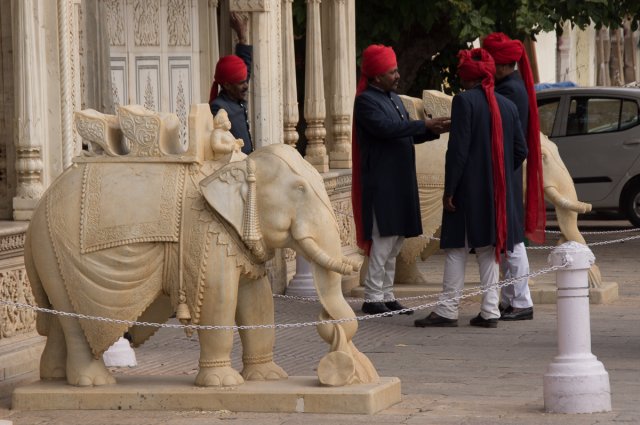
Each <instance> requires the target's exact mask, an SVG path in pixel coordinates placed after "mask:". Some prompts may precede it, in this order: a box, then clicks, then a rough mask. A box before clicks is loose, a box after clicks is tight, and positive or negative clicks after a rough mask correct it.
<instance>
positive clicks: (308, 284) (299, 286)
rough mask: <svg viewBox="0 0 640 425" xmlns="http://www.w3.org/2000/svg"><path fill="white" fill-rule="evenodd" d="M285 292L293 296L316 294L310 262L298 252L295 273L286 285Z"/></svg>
mask: <svg viewBox="0 0 640 425" xmlns="http://www.w3.org/2000/svg"><path fill="white" fill-rule="evenodd" d="M286 294H287V295H292V296H294V297H317V296H318V293H317V292H316V287H315V285H314V283H313V274H311V264H310V263H309V262H308V261H307V259H306V258H304V256H303V255H302V254H300V253H299V252H298V253H297V254H296V274H295V275H293V278H292V279H291V282H290V283H289V285H288V286H287V290H286Z"/></svg>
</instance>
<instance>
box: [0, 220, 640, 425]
mask: <svg viewBox="0 0 640 425" xmlns="http://www.w3.org/2000/svg"><path fill="white" fill-rule="evenodd" d="M551 224H553V223H551ZM581 228H582V230H583V231H594V230H613V229H625V228H626V229H629V228H630V227H629V224H628V223H627V222H623V221H607V222H603V221H583V222H581ZM637 235H640V232H635V233H624V234H608V235H585V237H586V239H587V241H588V242H589V243H591V242H598V241H607V240H613V239H619V238H624V237H628V236H637ZM553 240H554V237H553V236H552V237H550V240H549V243H553ZM592 251H593V252H594V254H595V256H596V261H597V264H599V266H600V269H601V272H602V276H603V280H605V281H615V282H617V283H618V284H619V285H620V290H619V293H620V299H619V300H618V301H616V302H615V303H613V304H611V305H592V306H591V330H592V351H593V353H594V354H595V355H596V356H597V357H598V359H599V360H600V361H602V362H603V364H604V366H605V368H606V369H607V371H608V372H609V375H610V382H611V389H612V403H613V411H612V412H610V413H603V414H587V415H557V414H546V413H544V409H543V393H542V378H543V375H544V373H545V370H546V367H547V365H548V364H549V362H550V361H551V360H552V359H553V357H554V356H555V354H556V347H557V341H556V331H555V329H556V307H555V305H538V306H536V307H535V319H534V320H532V321H527V322H511V323H507V322H501V323H500V325H499V327H498V328H497V329H479V328H473V327H470V326H468V325H467V322H468V319H470V318H471V317H473V316H475V315H476V314H477V313H478V308H479V307H478V305H477V304H475V303H473V302H470V301H469V302H464V303H463V306H462V309H461V317H460V319H461V327H459V328H453V329H451V328H448V329H447V328H445V329H437V328H436V329H420V328H415V327H413V320H414V319H415V318H416V317H423V316H424V314H426V312H427V311H428V310H424V311H420V312H418V313H417V314H416V315H414V316H411V317H407V316H399V317H393V318H381V319H374V320H367V321H364V322H361V325H360V329H359V331H358V334H357V335H356V337H355V343H356V345H357V346H358V347H359V349H360V350H361V351H363V352H364V353H365V354H366V355H367V356H368V357H369V358H370V359H371V360H372V362H373V364H374V365H375V366H376V367H377V369H378V372H379V373H380V375H381V376H397V377H399V378H400V379H401V381H402V394H403V399H402V401H401V402H400V403H399V404H397V405H395V406H393V407H391V408H389V409H387V410H385V411H383V412H380V413H378V414H376V415H372V416H366V415H317V414H257V413H235V412H228V411H204V412H194V411H191V412H142V411H40V412H21V411H13V410H9V406H10V402H9V400H7V399H5V400H2V401H1V403H0V421H1V420H2V419H5V420H11V421H13V423H14V425H27V424H29V425H36V424H38V425H49V424H65V425H81V424H82V425H107V424H109V425H112V424H122V425H146V424H158V423H161V424H168V425H186V424H189V425H199V424H202V425H204V424H229V423H232V424H238V425H244V424H265V425H271V424H273V425H276V424H277V425H293V424H302V423H305V424H309V425H311V424H331V425H341V424H347V423H350V424H358V423H362V424H365V423H366V424H369V425H372V424H407V425H412V424H415V425H417V424H439V425H448V424H474V425H476V424H477V425H482V424H487V425H489V424H491V425H494V424H509V425H544V424H562V425H573V424H576V425H578V424H579V425H591V424H599V425H600V424H640V261H639V259H640V258H639V257H640V256H639V254H640V239H634V240H628V241H625V242H620V243H615V244H608V245H598V246H592ZM548 253H549V251H547V250H544V251H543V250H535V251H534V250H532V251H530V252H529V256H530V261H531V268H532V270H538V269H540V268H544V267H546V257H547V255H548ZM442 264H443V257H442V255H441V254H437V255H435V256H433V257H432V258H430V259H429V260H428V261H426V262H425V263H423V264H422V265H421V268H422V270H423V271H424V272H425V274H426V275H427V277H428V278H429V279H430V280H431V281H439V280H440V279H441V278H442ZM476 269H477V267H476V266H475V263H474V262H472V261H470V262H469V265H468V270H467V280H468V281H477V280H478V277H477V271H476ZM554 279H555V277H554V276H553V275H552V274H547V275H543V276H539V277H538V278H537V281H538V282H551V281H553V280H554ZM534 285H535V283H534ZM419 304H420V303H418V302H414V303H413V304H411V305H413V306H416V305H419ZM354 307H355V308H356V309H357V308H359V303H357V302H356V303H354ZM276 308H277V314H276V321H277V322H278V323H289V322H304V321H310V320H314V319H315V317H316V316H317V313H318V307H317V306H316V305H314V304H308V303H300V302H293V301H288V300H283V299H277V300H276ZM276 345H277V347H276V354H275V357H276V361H277V362H278V363H279V364H280V365H281V366H282V367H284V369H285V370H287V372H288V373H289V374H290V375H315V372H314V367H315V365H317V364H318V361H319V359H320V358H321V356H322V355H324V353H326V351H327V347H326V346H325V344H324V343H323V342H322V341H321V340H320V337H319V336H318V335H317V333H316V332H315V329H314V328H309V327H307V328H300V329H287V330H280V331H278V333H277V343H276ZM136 355H137V359H138V362H139V366H138V367H136V368H131V369H126V370H119V371H117V372H116V374H125V373H126V374H169V375H175V374H187V375H195V372H196V369H195V368H196V367H197V356H198V346H197V341H196V339H195V338H188V337H186V336H185V335H184V334H183V333H181V332H179V331H175V330H161V331H159V332H158V333H157V334H156V335H155V336H154V337H153V338H152V339H151V340H150V341H149V342H148V343H147V344H145V345H144V346H143V347H141V348H139V349H137V350H136ZM234 365H235V366H236V367H239V353H238V352H237V351H236V352H235V353H234Z"/></svg>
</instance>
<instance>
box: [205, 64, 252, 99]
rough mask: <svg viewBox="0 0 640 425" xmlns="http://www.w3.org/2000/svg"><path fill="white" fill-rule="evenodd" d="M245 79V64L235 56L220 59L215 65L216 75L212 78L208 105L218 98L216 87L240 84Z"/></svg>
mask: <svg viewBox="0 0 640 425" xmlns="http://www.w3.org/2000/svg"><path fill="white" fill-rule="evenodd" d="M246 79H247V64H246V63H244V61H243V60H242V59H241V58H240V57H239V56H236V55H229V56H224V57H222V58H220V60H219V61H218V63H217V64H216V73H215V75H214V77H213V84H212V85H211V92H210V93H209V103H211V102H213V101H214V100H215V98H216V97H218V86H219V85H220V84H224V83H231V84H236V83H241V82H243V81H245V80H246Z"/></svg>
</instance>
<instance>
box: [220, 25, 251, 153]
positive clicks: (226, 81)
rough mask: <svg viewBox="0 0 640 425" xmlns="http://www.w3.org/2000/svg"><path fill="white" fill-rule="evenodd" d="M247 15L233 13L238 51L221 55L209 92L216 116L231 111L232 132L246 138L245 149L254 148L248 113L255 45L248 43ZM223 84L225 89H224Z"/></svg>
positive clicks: (243, 148) (248, 151)
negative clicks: (233, 53) (222, 110)
mask: <svg viewBox="0 0 640 425" xmlns="http://www.w3.org/2000/svg"><path fill="white" fill-rule="evenodd" d="M247 19H248V18H247V17H246V16H240V15H238V14H236V13H232V14H231V27H232V28H233V30H234V31H235V32H236V34H237V35H238V44H237V45H236V54H235V55H229V56H224V57H222V58H220V60H219V61H218V63H217V64H216V71H215V75H214V77H213V78H214V79H213V84H211V92H210V94H209V107H210V108H211V113H212V114H213V116H215V115H216V114H217V113H218V111H219V110H220V109H224V110H225V111H227V115H228V116H229V121H231V130H230V131H231V133H232V134H233V135H234V136H235V137H236V138H237V139H242V140H243V141H244V146H243V147H242V152H244V153H245V154H247V155H248V154H250V153H251V152H252V151H253V149H254V148H253V143H252V141H251V131H250V128H249V114H248V112H247V94H248V93H249V77H250V70H251V58H252V55H253V46H250V45H248V44H247V26H246V25H247ZM220 87H222V90H220Z"/></svg>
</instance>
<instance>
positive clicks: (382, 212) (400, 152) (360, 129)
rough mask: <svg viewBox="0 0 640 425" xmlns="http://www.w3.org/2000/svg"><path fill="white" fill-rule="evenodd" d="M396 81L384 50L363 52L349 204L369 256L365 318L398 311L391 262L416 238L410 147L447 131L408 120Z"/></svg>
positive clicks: (443, 125)
mask: <svg viewBox="0 0 640 425" xmlns="http://www.w3.org/2000/svg"><path fill="white" fill-rule="evenodd" d="M399 78H400V75H399V74H398V66H397V63H396V57H395V53H394V52H393V50H392V49H391V48H390V47H385V46H381V45H372V46H369V47H368V48H367V49H365V51H364V52H363V61H362V73H361V79H360V82H359V84H358V91H357V93H356V99H355V104H354V139H355V140H354V144H353V147H354V149H353V156H354V167H353V175H354V185H353V199H352V200H353V209H354V219H355V222H356V234H357V239H358V243H359V245H360V247H361V248H363V249H364V250H365V252H366V253H368V255H369V262H368V269H367V274H366V276H365V280H364V286H365V300H367V301H369V302H365V303H364V304H363V305H362V311H363V312H365V313H367V314H377V313H386V312H389V311H394V310H402V309H404V307H403V306H402V305H401V304H400V303H399V302H398V301H396V300H395V298H394V295H393V279H394V274H395V260H396V256H397V255H398V253H399V252H400V248H401V247H402V242H403V240H404V238H405V237H413V236H418V235H420V234H422V221H421V218H420V203H419V198H418V185H417V181H416V168H415V150H414V146H413V145H414V143H422V142H425V141H427V140H434V139H437V138H438V134H440V133H442V132H444V131H447V129H448V119H446V118H443V119H433V120H432V119H428V120H426V121H421V120H416V121H412V120H411V119H410V117H409V116H408V115H407V111H406V109H405V108H404V106H403V104H402V101H401V100H400V98H399V97H398V95H397V94H396V93H395V89H396V88H397V85H398V81H399ZM405 313H406V314H411V313H413V311H406V312H405Z"/></svg>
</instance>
